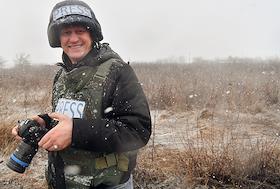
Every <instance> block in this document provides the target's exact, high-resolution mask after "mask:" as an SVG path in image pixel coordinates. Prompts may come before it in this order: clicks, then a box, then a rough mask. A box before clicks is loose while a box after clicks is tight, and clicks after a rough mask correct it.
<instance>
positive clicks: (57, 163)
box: [49, 152, 66, 189]
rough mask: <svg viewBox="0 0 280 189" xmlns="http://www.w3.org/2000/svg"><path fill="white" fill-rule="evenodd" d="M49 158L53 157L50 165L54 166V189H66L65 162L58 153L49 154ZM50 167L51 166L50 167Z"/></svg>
mask: <svg viewBox="0 0 280 189" xmlns="http://www.w3.org/2000/svg"><path fill="white" fill-rule="evenodd" d="M49 153H50V154H49V157H51V158H50V159H49V160H50V162H49V163H50V164H53V166H54V173H51V175H53V177H54V178H53V179H52V180H54V183H52V185H53V187H54V189H66V184H65V176H64V162H63V160H62V158H61V157H60V155H59V153H58V152H49ZM49 166H50V165H49Z"/></svg>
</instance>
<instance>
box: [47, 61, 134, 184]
mask: <svg viewBox="0 0 280 189" xmlns="http://www.w3.org/2000/svg"><path fill="white" fill-rule="evenodd" d="M113 62H114V63H118V61H114V59H109V60H107V61H106V62H104V63H102V64H100V65H97V66H81V67H79V68H75V69H73V70H72V71H70V72H66V71H64V70H63V69H61V73H60V74H59V75H58V77H57V78H56V81H55V83H54V87H53V99H52V105H53V108H56V107H57V105H58V102H59V99H70V100H74V101H82V102H85V107H84V111H83V115H82V118H83V119H95V118H99V117H100V116H101V115H102V113H101V109H102V96H103V86H104V82H105V79H106V76H107V75H108V74H109V72H110V67H111V65H112V63H113ZM53 111H54V110H53ZM130 153H134V152H125V153H111V154H104V153H96V152H92V151H87V150H81V149H76V148H71V147H69V148H67V149H65V150H63V151H60V152H58V154H59V156H60V157H61V158H62V159H63V162H64V170H65V181H66V186H67V185H69V183H70V185H71V183H72V184H73V185H79V184H80V185H82V186H85V187H89V186H97V185H99V184H101V183H103V184H106V185H118V184H119V183H120V181H121V178H122V176H123V173H124V172H125V171H128V164H129V157H128V156H129V154H130ZM135 153H136V152H135ZM68 168H69V169H70V171H67V170H68ZM71 168H72V169H74V170H76V172H75V171H74V174H73V173H72V172H73V171H72V172H71ZM67 183H68V184H67Z"/></svg>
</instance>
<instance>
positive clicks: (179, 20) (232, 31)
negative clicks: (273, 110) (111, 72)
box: [0, 0, 280, 64]
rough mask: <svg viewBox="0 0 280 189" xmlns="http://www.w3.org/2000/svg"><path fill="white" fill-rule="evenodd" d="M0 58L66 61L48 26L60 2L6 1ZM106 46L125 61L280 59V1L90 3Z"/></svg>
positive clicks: (2, 8)
mask: <svg viewBox="0 0 280 189" xmlns="http://www.w3.org/2000/svg"><path fill="white" fill-rule="evenodd" d="M0 1H1V6H0V18H1V30H0V32H1V51H0V57H2V58H3V59H5V60H7V64H12V62H13V60H14V59H15V56H16V54H20V53H25V54H29V55H30V60H31V61H32V62H33V63H47V64H53V63H55V62H58V61H61V52H62V51H61V49H60V48H56V49H53V48H51V47H50V46H49V44H48V39H47V32H46V31H47V25H48V22H49V15H50V12H51V10H52V8H53V6H54V5H55V4H56V3H57V2H59V0H25V1H21V0H5V1H4V0H0ZM85 2H86V3H88V4H89V5H90V6H91V7H92V9H93V11H94V12H95V15H96V17H97V19H98V20H99V22H100V24H101V27H102V31H103V35H104V40H103V42H108V43H110V45H111V47H112V48H113V49H114V50H115V51H116V52H117V53H119V54H120V56H121V57H122V58H123V59H124V60H125V61H154V60H158V59H165V58H170V57H180V56H182V57H185V58H187V59H189V57H197V56H200V57H204V58H217V57H227V56H240V57H244V56H245V57H263V58H266V57H274V56H279V55H280V21H279V18H280V11H279V10H280V1H279V0H141V1H140V0H85Z"/></svg>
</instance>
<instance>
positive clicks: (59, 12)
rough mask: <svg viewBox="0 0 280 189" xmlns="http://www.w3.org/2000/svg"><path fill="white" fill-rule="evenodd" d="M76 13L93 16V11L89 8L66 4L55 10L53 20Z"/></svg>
mask: <svg viewBox="0 0 280 189" xmlns="http://www.w3.org/2000/svg"><path fill="white" fill-rule="evenodd" d="M75 14H76V15H82V16H86V17H89V18H92V15H91V12H90V10H89V9H88V8H86V7H84V6H81V5H66V6H62V7H59V8H58V9H56V10H54V11H53V20H54V21H55V20H57V19H59V18H62V17H64V16H68V15H75Z"/></svg>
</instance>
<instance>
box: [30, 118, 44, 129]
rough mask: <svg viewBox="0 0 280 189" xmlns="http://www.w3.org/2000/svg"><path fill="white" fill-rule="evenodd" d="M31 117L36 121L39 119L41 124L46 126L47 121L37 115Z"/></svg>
mask: <svg viewBox="0 0 280 189" xmlns="http://www.w3.org/2000/svg"><path fill="white" fill-rule="evenodd" d="M31 119H33V120H34V121H37V122H38V123H39V124H40V125H41V126H44V127H45V126H46V123H45V121H44V120H43V119H42V118H40V117H39V116H37V115H36V116H33V117H31Z"/></svg>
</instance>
